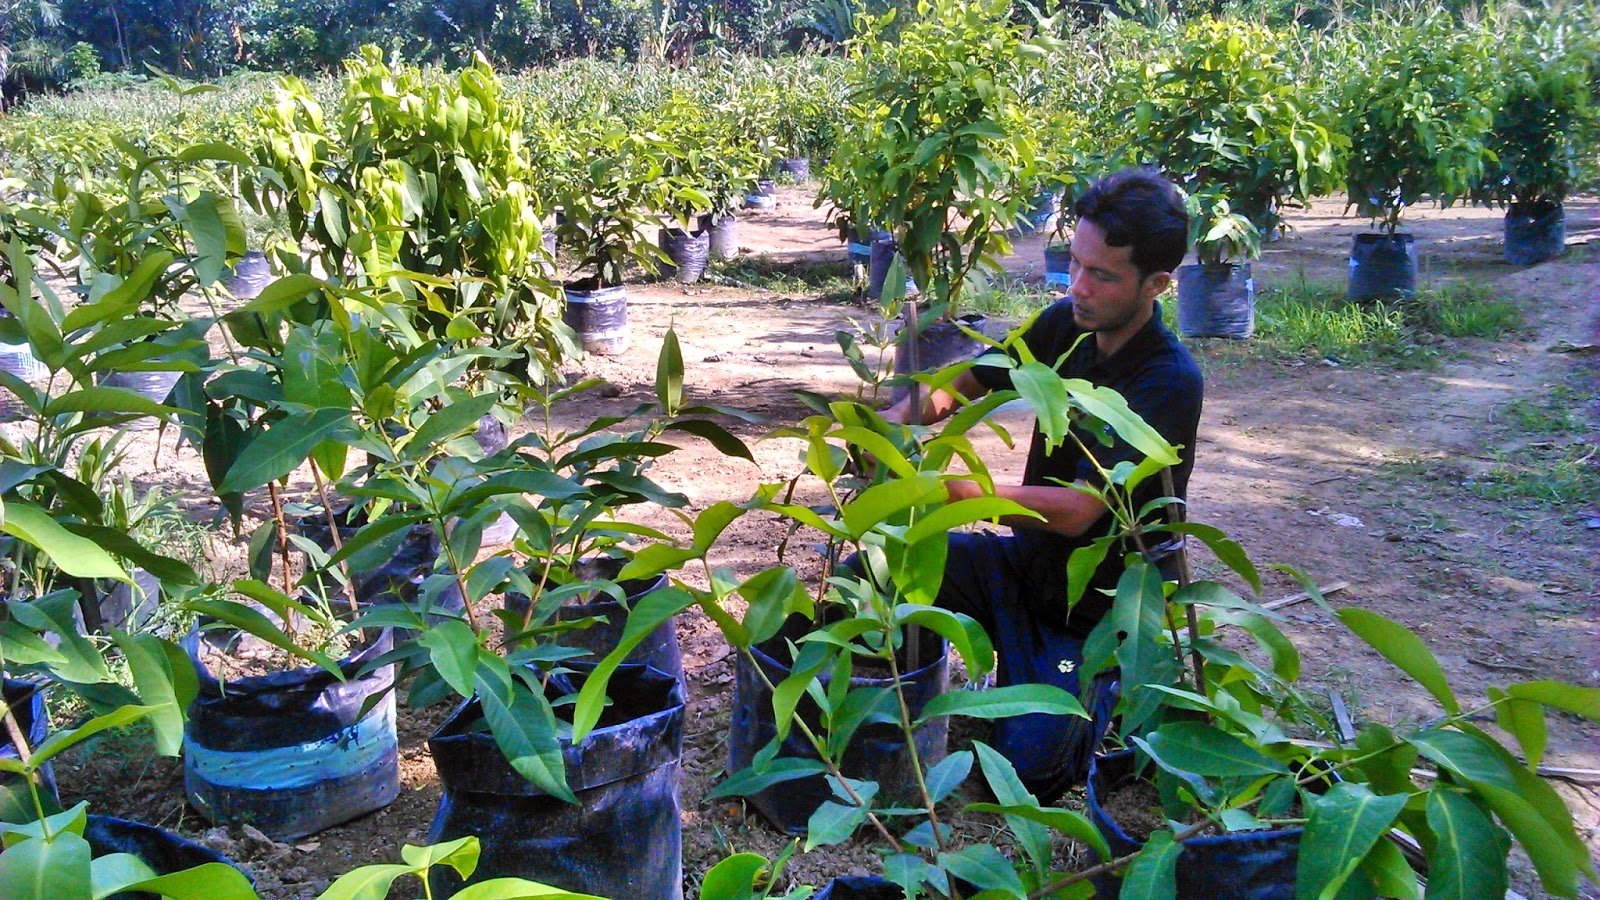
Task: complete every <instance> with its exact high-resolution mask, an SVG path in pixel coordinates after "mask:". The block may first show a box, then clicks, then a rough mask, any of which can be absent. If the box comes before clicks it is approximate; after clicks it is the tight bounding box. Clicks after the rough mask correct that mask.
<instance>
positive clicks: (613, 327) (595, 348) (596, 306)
mask: <svg viewBox="0 0 1600 900" xmlns="http://www.w3.org/2000/svg"><path fill="white" fill-rule="evenodd" d="M566 295H567V302H566V304H565V306H563V307H562V310H561V321H563V322H565V323H567V327H568V328H571V329H572V330H573V331H575V332H577V334H578V341H579V342H580V343H581V344H582V345H583V349H584V350H585V351H586V352H588V353H599V354H602V355H605V356H615V355H617V354H619V353H623V352H625V351H626V350H627V349H628V289H627V288H625V287H623V286H622V285H620V284H619V285H617V286H615V287H600V288H593V289H590V290H579V289H577V288H574V287H572V286H570V285H569V286H568V287H567V289H566Z"/></svg>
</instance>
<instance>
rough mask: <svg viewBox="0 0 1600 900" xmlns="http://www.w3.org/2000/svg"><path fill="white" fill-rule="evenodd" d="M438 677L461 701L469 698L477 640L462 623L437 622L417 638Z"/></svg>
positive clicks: (475, 663) (475, 659) (475, 660)
mask: <svg viewBox="0 0 1600 900" xmlns="http://www.w3.org/2000/svg"><path fill="white" fill-rule="evenodd" d="M417 643H419V644H421V645H422V646H424V647H426V648H428V657H429V660H430V661H431V662H432V663H433V667H434V669H436V670H438V672H439V677H440V678H443V679H444V680H445V683H446V684H448V685H450V687H452V688H454V689H455V692H456V693H458V694H460V695H461V696H463V697H471V696H472V688H473V676H474V674H475V673H476V672H477V670H478V649H479V647H478V636H477V634H476V633H474V632H473V630H472V628H471V626H469V625H467V623H465V622H458V621H455V620H450V621H446V622H440V623H439V624H438V625H435V626H433V627H431V628H429V629H428V630H426V631H424V632H422V633H421V634H419V635H418V636H417Z"/></svg>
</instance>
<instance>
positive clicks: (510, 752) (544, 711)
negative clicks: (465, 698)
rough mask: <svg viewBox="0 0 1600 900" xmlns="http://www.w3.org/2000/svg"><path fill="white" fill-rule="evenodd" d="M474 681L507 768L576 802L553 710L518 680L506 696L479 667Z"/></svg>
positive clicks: (550, 792)
mask: <svg viewBox="0 0 1600 900" xmlns="http://www.w3.org/2000/svg"><path fill="white" fill-rule="evenodd" d="M475 682H476V684H477V697H478V701H479V702H480V703H481V704H482V706H483V717H484V719H485V720H486V721H488V723H489V731H490V732H492V733H493V734H494V742H495V744H496V745H498V746H499V747H500V752H501V753H504V754H505V756H506V761H507V762H509V763H511V768H513V769H515V770H516V772H517V774H518V775H521V776H522V777H523V778H526V779H528V780H529V781H531V782H533V784H534V785H535V786H536V787H538V788H539V789H540V790H542V791H544V792H545V793H547V794H549V795H550V796H552V797H558V798H560V799H562V800H565V801H567V802H568V803H577V802H578V798H577V796H576V795H575V794H573V793H572V788H570V787H568V786H567V774H566V766H565V764H564V763H563V761H562V758H561V744H560V743H559V741H558V740H557V738H556V722H555V714H554V713H553V712H552V711H551V709H550V706H549V704H547V703H544V702H541V701H542V700H543V698H542V697H536V696H535V695H534V694H533V692H532V691H530V690H529V689H528V688H527V686H526V685H523V684H522V683H521V682H517V683H516V684H514V685H513V686H512V688H511V690H510V694H509V697H508V696H506V694H505V693H504V691H503V686H501V685H497V684H496V683H495V680H494V679H492V677H490V676H488V675H486V673H485V672H484V671H483V670H482V668H481V667H480V669H479V671H478V673H477V675H476V676H475ZM574 740H581V738H574Z"/></svg>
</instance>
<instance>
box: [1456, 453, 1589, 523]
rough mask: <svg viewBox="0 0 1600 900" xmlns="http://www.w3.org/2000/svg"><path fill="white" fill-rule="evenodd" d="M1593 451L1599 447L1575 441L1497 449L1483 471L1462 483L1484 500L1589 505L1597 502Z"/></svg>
mask: <svg viewBox="0 0 1600 900" xmlns="http://www.w3.org/2000/svg"><path fill="white" fill-rule="evenodd" d="M1597 452H1600V447H1595V446H1594V445H1592V444H1582V443H1577V444H1570V445H1568V446H1565V447H1529V448H1527V449H1525V450H1519V451H1518V452H1517V453H1516V455H1515V456H1513V455H1510V454H1505V453H1499V454H1496V456H1497V458H1496V460H1495V464H1494V466H1493V467H1492V468H1490V470H1489V471H1488V472H1487V473H1486V474H1484V475H1483V476H1481V477H1479V478H1477V479H1474V480H1470V481H1467V482H1465V486H1466V487H1467V488H1469V489H1470V490H1472V491H1473V493H1475V494H1477V495H1478V496H1480V497H1482V498H1484V499H1485V500H1495V501H1511V502H1516V501H1524V502H1533V503H1548V504H1551V505H1553V506H1565V507H1577V506H1589V505H1592V504H1594V503H1597V502H1600V471H1596V469H1597V468H1600V466H1597V464H1596V459H1595V457H1596V453H1597Z"/></svg>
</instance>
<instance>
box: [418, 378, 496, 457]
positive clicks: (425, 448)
mask: <svg viewBox="0 0 1600 900" xmlns="http://www.w3.org/2000/svg"><path fill="white" fill-rule="evenodd" d="M499 400H500V398H499V397H498V396H496V395H494V394H479V395H478V396H476V397H469V398H467V399H465V400H454V401H452V402H451V403H450V404H449V405H448V406H446V407H445V408H443V409H441V410H439V411H438V412H436V413H434V414H433V415H431V416H429V417H428V418H427V420H426V421H425V422H423V423H422V424H421V425H420V426H418V427H417V430H416V432H414V433H413V434H412V435H411V440H410V441H407V442H406V450H407V452H408V453H410V454H411V455H412V457H413V458H421V457H422V456H424V455H426V454H427V453H429V452H433V451H436V450H438V448H439V446H440V445H442V444H444V443H445V442H447V441H449V440H451V439H453V438H457V437H460V436H461V435H463V434H466V433H468V432H471V431H473V430H475V429H476V428H477V427H478V420H479V419H482V418H483V417H484V416H486V415H488V414H489V411H490V410H492V409H494V405H495V404H496V403H498V402H499Z"/></svg>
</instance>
